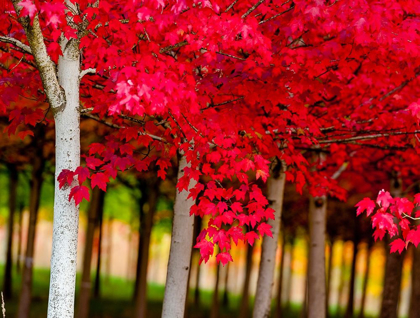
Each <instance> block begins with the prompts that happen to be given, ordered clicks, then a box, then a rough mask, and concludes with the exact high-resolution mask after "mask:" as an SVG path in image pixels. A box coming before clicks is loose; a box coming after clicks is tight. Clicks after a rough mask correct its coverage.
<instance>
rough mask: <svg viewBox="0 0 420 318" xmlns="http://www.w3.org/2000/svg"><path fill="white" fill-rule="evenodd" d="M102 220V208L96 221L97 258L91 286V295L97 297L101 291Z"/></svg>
mask: <svg viewBox="0 0 420 318" xmlns="http://www.w3.org/2000/svg"><path fill="white" fill-rule="evenodd" d="M103 221H104V210H103V209H102V210H101V211H99V222H98V232H99V237H98V259H97V262H96V272H95V285H94V288H93V297H94V298H99V297H100V292H101V257H102V231H103Z"/></svg>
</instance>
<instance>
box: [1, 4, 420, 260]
mask: <svg viewBox="0 0 420 318" xmlns="http://www.w3.org/2000/svg"><path fill="white" fill-rule="evenodd" d="M94 3H96V1H78V2H77V4H78V5H77V10H76V11H74V10H64V7H63V2H62V1H61V0H49V1H32V0H24V1H23V2H21V3H20V5H21V7H22V8H23V9H22V10H21V12H20V15H21V16H29V17H30V18H31V19H33V18H34V17H38V18H39V20H40V23H41V26H42V30H43V33H44V38H45V39H46V41H45V42H46V45H47V49H48V52H49V54H50V56H51V59H52V60H53V61H55V62H57V60H58V57H59V55H60V54H61V48H60V45H59V41H60V36H61V35H63V36H65V37H66V38H68V39H70V38H74V39H77V38H80V42H79V43H80V48H81V49H82V52H83V60H82V65H83V69H88V68H93V69H95V70H96V74H95V75H87V76H85V77H84V78H83V79H82V82H81V103H82V105H83V106H84V108H86V109H90V110H91V111H90V113H91V114H92V115H93V116H97V119H98V120H100V121H109V123H111V125H113V127H115V128H117V129H116V131H114V132H113V133H111V134H109V135H108V136H106V138H105V141H104V142H103V143H94V144H92V145H91V146H90V148H89V151H88V152H87V153H86V154H85V155H84V157H85V162H86V167H80V168H79V169H77V170H76V171H74V172H72V171H63V172H62V173H61V174H60V177H59V182H60V186H65V185H66V184H67V185H68V186H70V185H72V184H73V183H72V182H74V181H73V180H76V179H77V182H78V183H77V185H76V186H75V187H74V188H73V189H72V191H71V197H70V199H72V198H74V200H75V202H76V204H78V203H80V201H81V200H82V199H83V198H87V197H88V192H87V189H88V188H87V187H86V185H83V184H84V183H85V182H86V183H87V182H88V181H89V180H90V186H91V187H92V188H93V187H95V186H98V187H100V188H101V189H103V190H105V189H106V184H107V182H108V181H109V180H110V179H111V178H115V177H116V175H117V172H118V171H125V170H128V169H133V170H134V169H135V170H137V171H138V172H143V171H147V170H149V168H150V167H151V165H156V166H158V167H159V170H158V175H159V176H160V177H161V178H163V179H164V178H165V177H166V173H167V169H168V168H169V167H170V166H171V165H172V158H174V157H175V156H176V154H177V153H178V152H182V153H184V154H185V156H186V158H187V160H188V162H189V163H190V165H191V166H190V168H188V169H186V170H185V171H184V177H182V178H181V179H180V180H179V182H178V186H177V188H178V190H179V191H182V190H186V189H188V184H189V180H190V179H195V180H196V181H198V183H197V185H196V187H195V188H193V189H191V190H190V196H191V197H192V198H193V199H196V200H197V204H196V205H194V206H193V208H192V210H191V213H192V214H195V215H199V216H206V215H207V216H210V221H209V224H208V227H207V228H206V229H205V230H204V231H203V232H202V233H201V235H200V237H199V239H198V242H197V245H196V246H197V247H199V248H200V250H201V255H202V259H203V260H208V258H209V257H210V256H211V255H212V254H213V247H214V245H218V247H219V251H220V252H219V254H218V256H217V259H218V260H219V261H222V262H223V263H225V262H227V261H229V260H231V257H230V254H229V250H230V248H231V243H232V242H234V243H237V242H238V240H242V241H245V242H248V243H249V244H253V242H254V241H255V239H258V238H259V237H260V235H261V236H262V235H265V234H271V232H270V229H269V226H268V225H267V223H266V221H267V220H268V219H269V218H272V215H273V213H272V210H271V209H269V208H268V201H267V200H266V198H265V197H264V195H263V193H262V190H261V183H260V182H259V181H258V180H259V179H261V180H262V181H264V182H265V181H266V180H267V178H268V177H269V163H270V159H271V158H273V157H275V156H276V157H278V158H281V159H282V160H284V162H285V163H286V164H287V166H288V168H289V170H288V171H287V180H288V181H291V182H295V183H296V186H297V190H298V191H299V192H302V188H303V186H304V185H305V184H307V183H308V182H309V183H310V185H311V187H310V192H311V193H312V194H313V195H322V194H325V193H328V194H333V195H336V196H337V197H339V198H344V193H343V191H342V190H341V189H340V188H339V187H338V185H337V183H336V182H335V181H332V180H331V173H330V172H331V171H330V170H331V169H330V170H328V169H327V170H326V168H325V167H326V166H327V165H324V166H322V167H321V169H316V170H315V171H312V169H310V168H309V164H308V161H307V159H306V158H305V157H304V156H303V155H302V150H306V149H313V148H314V147H315V148H316V147H322V146H323V145H328V144H332V145H333V146H332V147H331V149H330V151H331V153H332V156H331V157H332V159H328V160H330V163H331V165H332V166H333V167H339V166H340V165H342V164H343V162H345V161H353V159H352V158H353V157H350V156H349V154H350V153H352V152H353V151H355V150H356V149H357V148H358V147H360V145H358V144H357V142H355V141H352V142H353V143H352V144H351V145H350V146H343V145H339V143H340V142H343V141H342V140H345V139H346V138H347V137H349V136H350V137H352V136H354V132H356V133H359V134H363V132H366V131H368V132H391V133H392V132H394V131H400V130H401V129H403V130H404V132H405V133H407V134H411V133H412V132H413V131H414V130H415V129H416V127H417V125H418V107H417V105H418V104H416V103H417V92H416V91H415V90H414V89H412V88H410V89H408V88H405V89H404V90H401V91H399V90H396V88H397V87H399V86H401V85H404V86H407V83H409V82H410V81H414V79H415V78H416V77H417V74H418V73H419V65H418V59H416V54H413V53H418V45H419V43H420V36H419V32H418V31H417V25H418V22H419V21H418V18H417V15H416V12H417V13H418V12H419V9H420V7H419V4H418V3H417V2H416V1H384V2H381V3H378V2H377V1H362V0H351V1H344V2H342V1H335V2H333V1H318V0H317V1H304V0H295V1H278V0H275V1H269V2H261V1H259V2H258V4H259V5H257V6H256V1H251V0H244V1H238V2H234V1H231V0H230V1H228V0H214V1H209V0H206V1H198V0H170V1H167V0H166V1H165V0H159V1H155V0H143V1H134V0H124V1H110V0H109V1H100V2H99V6H95V5H94ZM232 4H233V6H231V5H232ZM11 17H12V18H11ZM16 18H17V17H16V14H15V13H14V12H4V13H0V19H1V21H6V22H5V23H2V24H1V25H0V34H5V35H9V36H13V37H14V38H16V39H19V40H20V41H22V42H23V43H27V41H26V38H25V35H24V32H23V30H22V28H21V26H20V25H19V23H17V21H16ZM67 21H72V23H71V24H69V23H68V22H67ZM75 25H77V26H78V28H79V29H76V28H75V27H74V26H75ZM1 48H4V50H3V53H0V66H2V68H0V69H1V80H2V81H5V82H7V83H8V85H3V86H0V96H1V97H2V98H3V97H4V98H3V99H1V98H0V112H7V113H9V118H10V119H11V120H12V125H11V126H10V132H14V131H16V129H17V126H18V124H19V123H23V122H24V123H29V124H32V123H33V122H34V121H35V122H36V121H39V119H40V113H39V111H38V110H39V109H38V110H37V111H32V112H30V111H28V110H25V108H24V105H25V99H26V98H27V97H28V96H30V97H31V98H35V99H36V100H38V101H43V100H44V99H45V96H44V95H43V91H42V87H41V85H40V80H39V75H38V73H36V72H33V70H34V68H33V65H34V64H33V58H32V57H31V56H30V55H28V54H25V53H24V52H22V50H15V49H13V48H12V46H11V45H3V46H1ZM12 70H13V71H12ZM404 83H405V84H404ZM361 92H363V94H362V93H361ZM408 105H410V106H409V107H408ZM407 107H408V108H407ZM12 110H13V111H14V112H12ZM12 114H13V115H12ZM24 115H26V116H29V117H30V118H29V119H19V120H15V118H21V116H24ZM17 116H19V117H17ZM26 130H27V129H26V128H25V129H23V130H22V131H26ZM407 143H408V144H412V145H413V146H416V145H417V141H416V140H413V139H412V138H407V135H402V136H395V138H394V137H393V138H387V139H385V138H381V139H380V141H376V142H375V144H376V145H378V144H386V145H390V146H401V145H406V144H407ZM354 158H359V157H357V156H354ZM354 164H355V165H357V164H358V163H357V161H356V160H354ZM73 185H74V184H73Z"/></svg>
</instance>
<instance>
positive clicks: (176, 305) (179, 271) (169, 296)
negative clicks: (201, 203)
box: [162, 156, 196, 318]
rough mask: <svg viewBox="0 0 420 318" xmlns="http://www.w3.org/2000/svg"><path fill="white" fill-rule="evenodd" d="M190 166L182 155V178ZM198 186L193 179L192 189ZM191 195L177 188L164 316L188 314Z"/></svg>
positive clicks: (192, 219) (191, 236)
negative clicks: (186, 303) (186, 308)
mask: <svg viewBox="0 0 420 318" xmlns="http://www.w3.org/2000/svg"><path fill="white" fill-rule="evenodd" d="M189 166H190V164H188V163H187V160H186V158H185V157H184V156H182V157H181V158H180V160H179V167H178V180H179V179H180V178H181V177H182V176H183V175H184V169H185V168H187V167H189ZM195 185H196V181H195V180H194V179H190V184H189V186H188V188H189V189H191V188H193V187H194V186H195ZM188 196H189V191H185V190H184V191H182V192H178V191H176V195H175V205H174V220H173V227H172V239H171V248H170V252H169V262H168V273H167V276H166V288H165V296H164V299H163V311H162V318H183V317H184V311H185V301H186V297H187V284H188V273H189V271H190V260H191V246H192V243H193V242H192V240H193V232H194V218H193V217H191V216H190V209H191V207H192V206H193V204H194V200H193V199H191V198H188Z"/></svg>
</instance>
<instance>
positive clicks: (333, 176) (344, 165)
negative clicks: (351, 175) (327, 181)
mask: <svg viewBox="0 0 420 318" xmlns="http://www.w3.org/2000/svg"><path fill="white" fill-rule="evenodd" d="M348 165H349V163H348V162H344V163H343V164H342V165H341V167H340V168H338V170H337V171H336V172H334V174H333V175H332V177H331V179H333V180H336V179H338V177H339V176H340V175H341V174H342V173H343V172H344V171H345V170H346V169H347V166H348Z"/></svg>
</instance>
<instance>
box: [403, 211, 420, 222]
mask: <svg viewBox="0 0 420 318" xmlns="http://www.w3.org/2000/svg"><path fill="white" fill-rule="evenodd" d="M402 215H403V218H409V219H412V220H415V221H417V220H420V218H415V217H412V216H411V215H408V214H407V213H405V212H403V213H402Z"/></svg>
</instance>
